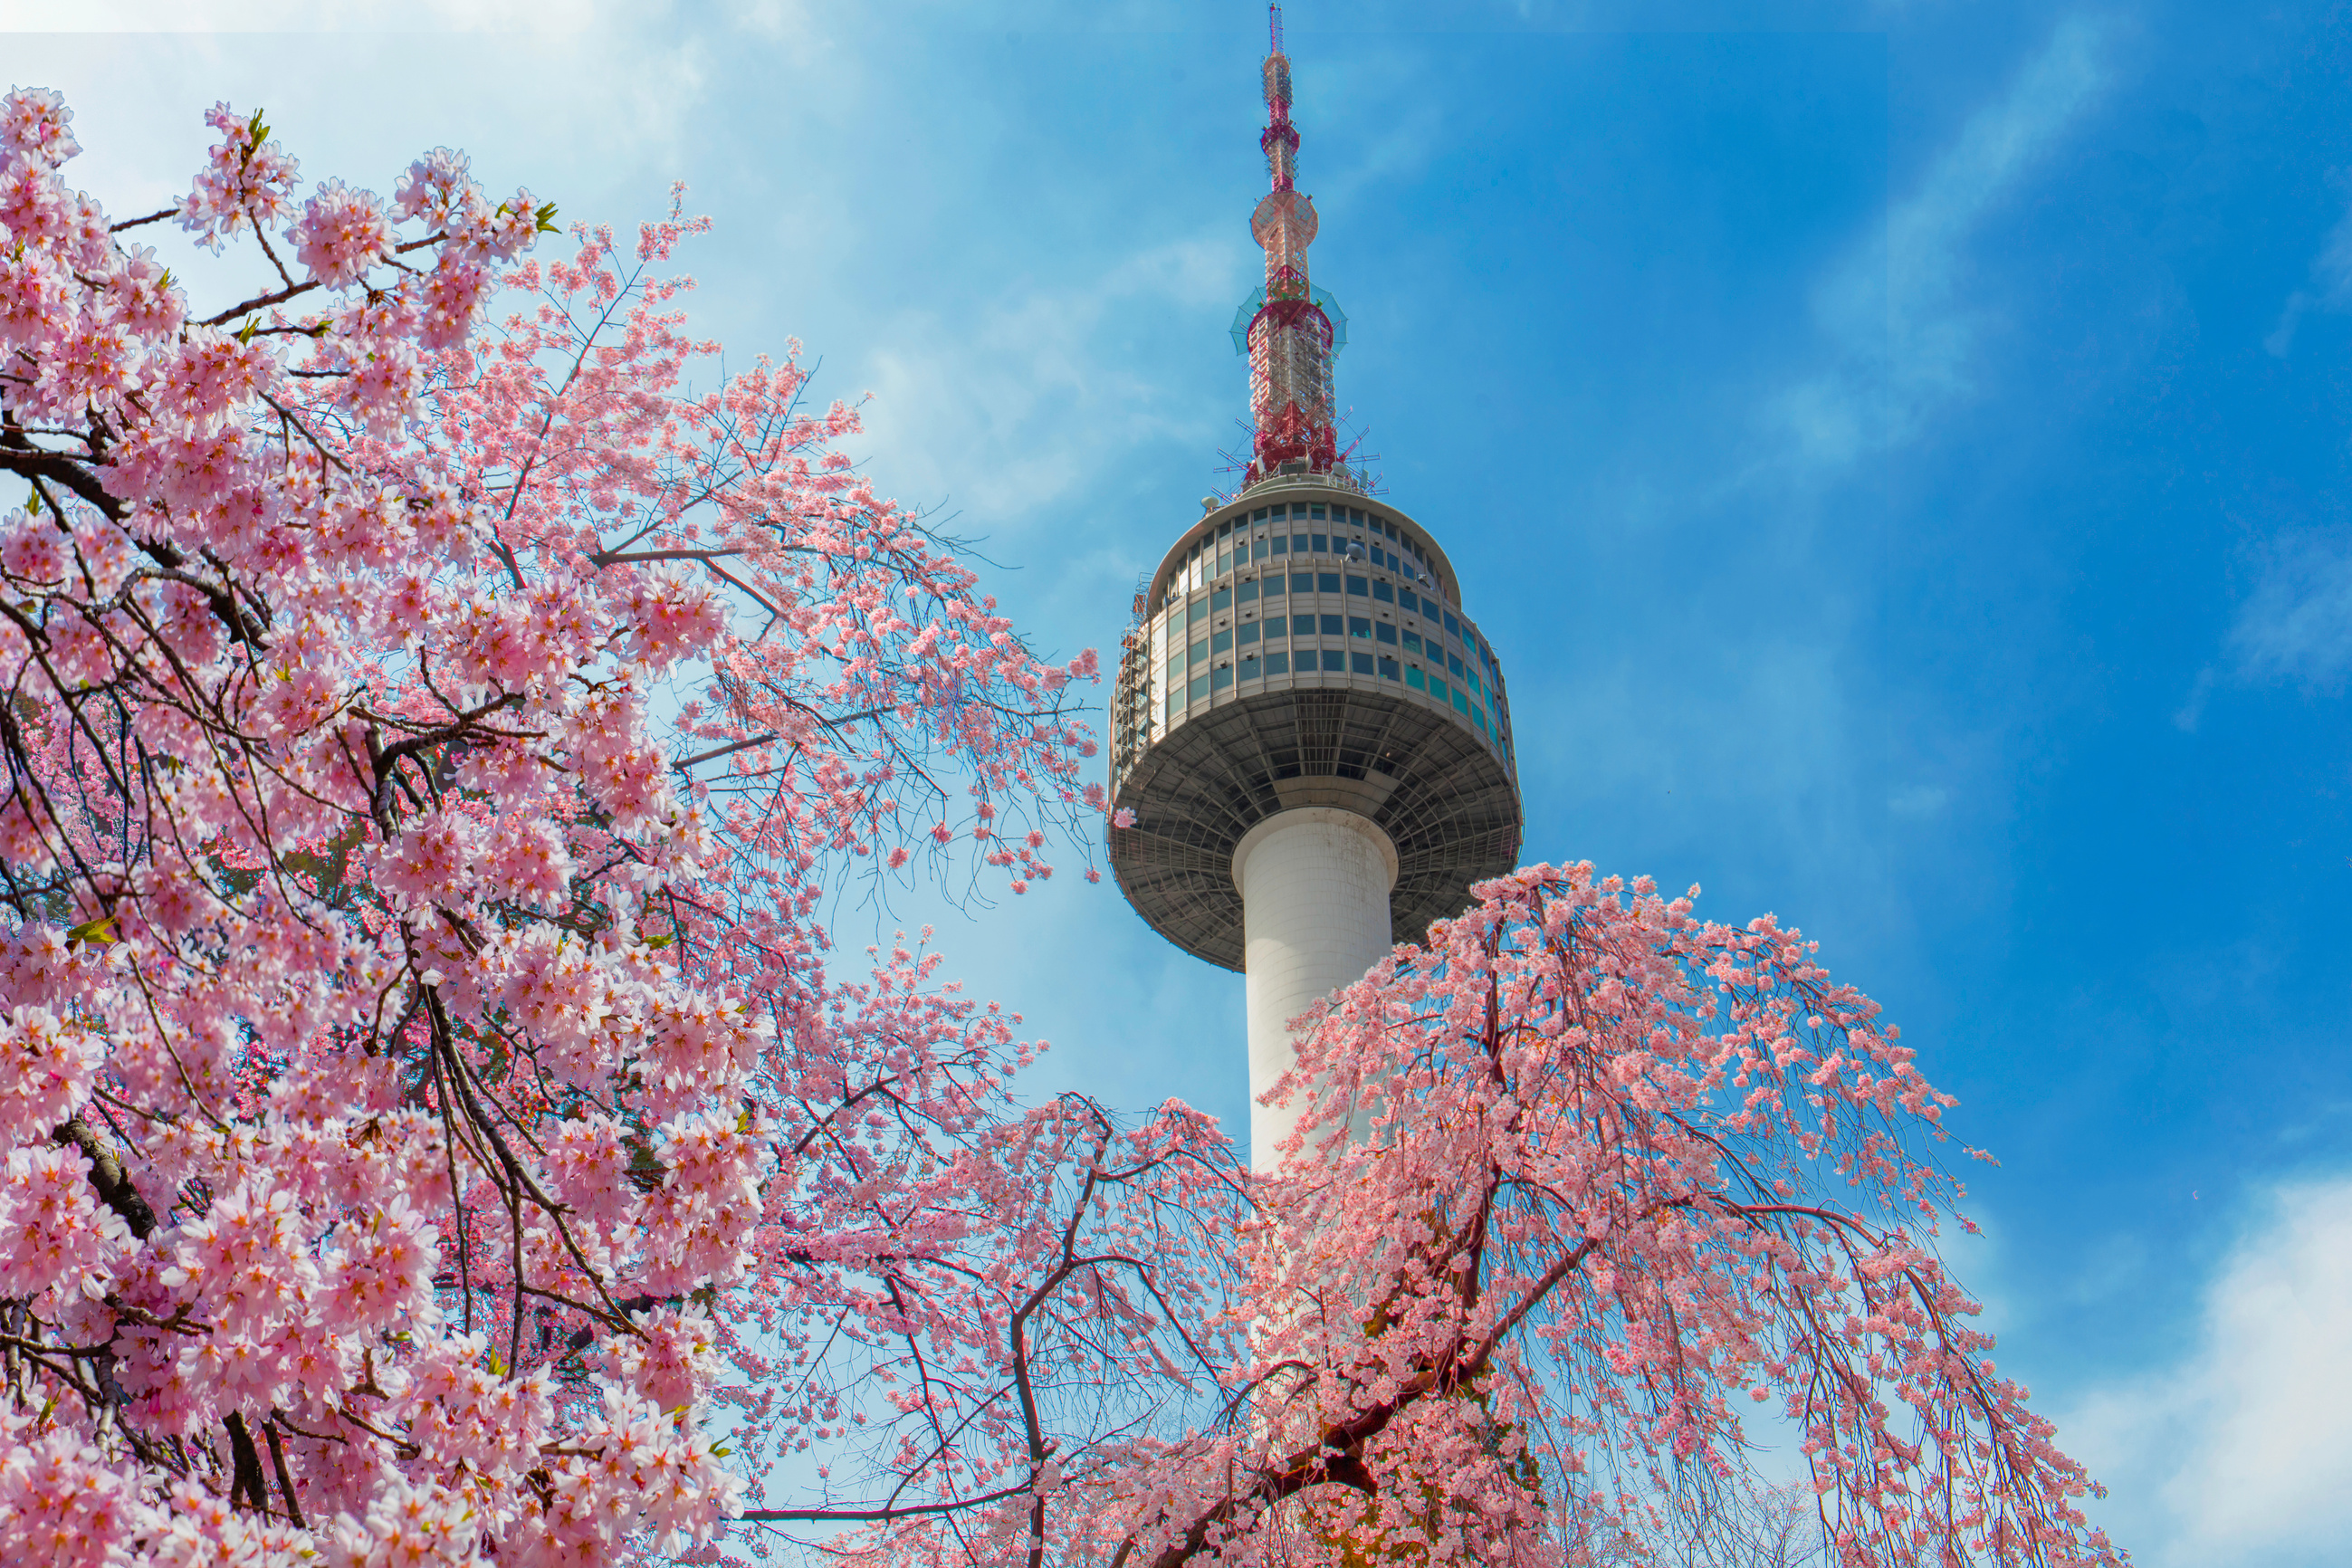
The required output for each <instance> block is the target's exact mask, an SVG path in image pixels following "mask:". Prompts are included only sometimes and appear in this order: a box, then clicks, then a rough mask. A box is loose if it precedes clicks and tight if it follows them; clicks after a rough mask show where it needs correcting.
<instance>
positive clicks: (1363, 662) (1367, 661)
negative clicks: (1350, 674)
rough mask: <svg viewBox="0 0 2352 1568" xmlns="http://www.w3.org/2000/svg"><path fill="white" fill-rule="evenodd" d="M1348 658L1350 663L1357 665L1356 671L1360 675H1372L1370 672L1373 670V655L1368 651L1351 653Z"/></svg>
mask: <svg viewBox="0 0 2352 1568" xmlns="http://www.w3.org/2000/svg"><path fill="white" fill-rule="evenodd" d="M1348 658H1349V663H1351V664H1352V665H1353V666H1354V667H1355V670H1356V673H1357V674H1358V675H1370V674H1371V672H1372V656H1371V655H1370V654H1368V653H1351V654H1349V656H1348Z"/></svg>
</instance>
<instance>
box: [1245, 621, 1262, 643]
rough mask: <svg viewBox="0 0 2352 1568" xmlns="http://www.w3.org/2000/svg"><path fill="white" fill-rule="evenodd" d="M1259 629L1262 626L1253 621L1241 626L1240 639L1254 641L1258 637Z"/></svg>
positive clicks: (1248, 641)
mask: <svg viewBox="0 0 2352 1568" xmlns="http://www.w3.org/2000/svg"><path fill="white" fill-rule="evenodd" d="M1261 630H1262V628H1261V627H1260V626H1258V624H1257V623H1256V622H1255V621H1252V622H1251V623H1250V624H1249V625H1247V626H1244V627H1243V628H1242V632H1241V640H1242V641H1243V642H1245V643H1253V642H1255V641H1257V639H1258V636H1259V634H1260V631H1261Z"/></svg>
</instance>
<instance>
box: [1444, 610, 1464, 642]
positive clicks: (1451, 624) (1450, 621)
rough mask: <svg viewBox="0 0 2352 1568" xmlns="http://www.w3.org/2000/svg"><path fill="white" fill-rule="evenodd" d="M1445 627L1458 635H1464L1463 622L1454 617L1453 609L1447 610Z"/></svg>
mask: <svg viewBox="0 0 2352 1568" xmlns="http://www.w3.org/2000/svg"><path fill="white" fill-rule="evenodd" d="M1445 629H1446V630H1447V631H1449V632H1451V633H1452V634H1453V635H1454V636H1455V637H1460V636H1461V635H1462V623H1461V622H1460V621H1457V620H1455V619H1454V612H1453V611H1451V610H1448V611H1446V612H1445Z"/></svg>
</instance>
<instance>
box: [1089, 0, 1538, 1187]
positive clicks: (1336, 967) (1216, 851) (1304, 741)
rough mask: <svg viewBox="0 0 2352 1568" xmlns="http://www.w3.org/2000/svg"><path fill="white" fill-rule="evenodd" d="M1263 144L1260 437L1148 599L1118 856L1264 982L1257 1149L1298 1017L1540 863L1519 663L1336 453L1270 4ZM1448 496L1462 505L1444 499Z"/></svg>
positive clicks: (1407, 522) (1121, 704)
mask: <svg viewBox="0 0 2352 1568" xmlns="http://www.w3.org/2000/svg"><path fill="white" fill-rule="evenodd" d="M1273 23H1274V25H1273V37H1272V43H1273V49H1272V52H1271V53H1269V54H1268V55H1267V56H1266V58H1265V71H1264V76H1265V103H1266V110H1267V122H1266V127H1265V134H1264V135H1263V136H1262V137H1261V138H1260V139H1259V140H1260V144H1261V145H1262V146H1263V147H1264V148H1265V158H1266V167H1267V169H1268V170H1269V171H1270V172H1271V174H1272V175H1273V179H1274V189H1273V191H1272V192H1271V193H1270V194H1269V195H1267V196H1266V198H1265V200H1264V201H1262V202H1260V203H1259V204H1258V206H1257V212H1256V214H1255V216H1254V217H1253V218H1252V220H1251V223H1250V230H1251V232H1252V233H1253V234H1255V236H1256V237H1257V241H1258V243H1259V244H1260V245H1263V246H1264V247H1265V279H1266V287H1265V291H1264V292H1263V293H1261V294H1259V295H1258V296H1256V297H1255V298H1254V299H1252V300H1250V301H1249V302H1248V303H1246V304H1244V306H1243V307H1242V309H1241V312H1240V313H1239V314H1238V315H1236V316H1235V317H1234V346H1235V347H1236V348H1237V349H1240V350H1242V351H1243V352H1245V353H1248V354H1249V356H1250V383H1251V385H1250V390H1251V396H1252V412H1253V414H1255V416H1256V426H1257V427H1256V430H1255V437H1256V439H1255V448H1254V451H1253V453H1252V456H1251V461H1250V464H1249V468H1248V472H1247V475H1246V477H1245V479H1244V483H1243V485H1242V487H1241V489H1240V490H1239V491H1238V492H1237V493H1236V494H1234V495H1232V496H1229V497H1224V498H1219V497H1216V496H1209V497H1205V498H1203V500H1202V503H1201V513H1200V516H1199V519H1198V521H1191V522H1187V523H1185V524H1183V525H1182V526H1181V529H1180V531H1179V532H1178V535H1177V538H1176V541H1175V543H1174V544H1173V545H1172V546H1171V548H1170V550H1169V551H1168V552H1167V554H1166V555H1164V556H1162V557H1161V558H1160V564H1159V566H1158V567H1157V568H1155V569H1154V570H1153V572H1152V574H1151V575H1150V577H1149V578H1148V579H1146V580H1145V582H1144V583H1143V584H1141V586H1142V590H1143V591H1142V592H1141V593H1140V594H1139V595H1136V596H1135V598H1134V600H1133V601H1132V609H1133V619H1132V620H1131V621H1130V623H1129V630H1128V632H1127V635H1126V637H1124V638H1123V639H1122V641H1121V645H1120V656H1119V664H1118V686H1117V689H1116V694H1115V695H1114V697H1113V699H1112V702H1111V748H1110V757H1109V761H1110V780H1109V783H1110V798H1111V803H1112V805H1113V806H1114V807H1115V808H1116V809H1115V812H1114V815H1113V816H1112V819H1111V828H1110V864H1111V870H1112V872H1113V874H1114V875H1116V876H1117V877H1118V885H1119V890H1120V891H1122V892H1123V893H1125V894H1126V895H1127V899H1128V901H1129V903H1130V904H1131V905H1133V906H1134V908H1135V910H1136V912H1137V913H1138V914H1139V915H1141V916H1142V917H1143V918H1144V920H1146V921H1149V922H1150V925H1151V928H1152V929H1153V930H1154V931H1158V932H1160V934H1161V935H1162V936H1164V937H1166V938H1167V939H1168V940H1169V941H1170V942H1174V943H1175V944H1176V945H1177V946H1178V947H1181V948H1182V949H1183V950H1184V951H1185V952H1190V953H1192V954H1193V955H1195V956H1196V957H1199V958H1202V959H1205V960H1207V961H1208V962H1209V963H1215V964H1222V965H1223V966H1224V967H1226V968H1228V969H1238V970H1241V971H1243V972H1244V974H1245V975H1246V977H1247V979H1246V988H1247V992H1248V1016H1249V1072H1250V1091H1251V1098H1252V1101H1253V1106H1252V1110H1251V1112H1250V1150H1251V1158H1252V1160H1253V1161H1254V1162H1255V1163H1256V1164H1257V1165H1258V1167H1259V1168H1260V1169H1262V1170H1263V1169H1270V1168H1272V1164H1273V1163H1274V1161H1275V1160H1276V1156H1277V1154H1278V1152H1279V1151H1280V1148H1281V1145H1282V1141H1283V1138H1284V1136H1285V1135H1286V1133H1287V1132H1288V1131H1289V1130H1290V1129H1291V1127H1292V1126H1293V1125H1294V1124H1295V1121H1296V1119H1297V1114H1298V1108H1297V1105H1296V1104H1293V1105H1290V1106H1287V1107H1272V1106H1267V1105H1265V1104H1263V1103H1259V1100H1260V1097H1262V1096H1263V1095H1264V1094H1265V1092H1266V1091H1267V1090H1268V1089H1270V1088H1271V1087H1272V1086H1273V1085H1274V1083H1275V1082H1276V1080H1277V1079H1280V1077H1281V1076H1282V1074H1283V1073H1284V1072H1286V1070H1288V1068H1289V1067H1290V1065H1291V1063H1293V1062H1294V1061H1295V1060H1296V1059H1297V1051H1296V1049H1295V1048H1294V1045H1293V1042H1292V1039H1291V1036H1290V1031H1289V1020H1291V1019H1293V1018H1296V1017H1299V1016H1302V1015H1304V1014H1306V1013H1307V1011H1308V1010H1309V1009H1310V1008H1311V1007H1312V1006H1313V1005H1314V1004H1315V1003H1316V1002H1318V1000H1320V999H1321V998H1323V997H1325V996H1328V995H1329V994H1331V992H1332V991H1333V989H1335V988H1336V987H1338V986H1341V985H1345V984H1349V983H1350V982H1352V981H1354V980H1355V979H1357V978H1358V977H1359V976H1360V975H1361V974H1362V973H1364V971H1365V970H1366V969H1367V968H1368V967H1370V965H1371V964H1372V963H1374V962H1375V961H1377V960H1378V959H1379V958H1381V955H1382V954H1384V953H1386V952H1388V951H1389V949H1390V943H1391V942H1392V941H1393V940H1394V939H1395V938H1396V937H1398V936H1402V937H1404V938H1406V939H1407V940H1413V941H1417V940H1419V939H1420V937H1421V936H1422V935H1423V932H1424V931H1427V930H1428V927H1429V923H1430V922H1431V921H1434V920H1438V919H1441V918H1443V917H1445V916H1449V915H1453V914H1455V913H1457V912H1459V911H1460V910H1462V908H1463V907H1464V906H1465V904H1466V903H1468V902H1469V898H1470V888H1471V885H1472V884H1473V883H1475V882H1477V881H1479V880H1481V879H1485V878H1487V877H1495V876H1500V875H1501V874H1502V873H1504V872H1506V871H1507V870H1509V869H1510V868H1511V867H1512V866H1513V865H1514V864H1516V863H1517V857H1518V849H1519V834H1520V827H1521V824H1522V819H1521V816H1520V814H1519V785H1518V771H1517V763H1516V761H1515V758H1514V755H1513V746H1512V740H1511V715H1510V701H1509V699H1508V697H1507V693H1506V689H1505V684H1504V679H1503V664H1502V660H1501V658H1499V657H1498V656H1497V655H1496V652H1495V649H1494V647H1493V646H1492V645H1491V644H1490V643H1489V642H1488V641H1487V640H1486V637H1483V636H1482V635H1481V634H1480V633H1479V630H1478V627H1477V625H1476V623H1475V622H1474V621H1473V620H1472V619H1471V618H1470V616H1469V613H1468V611H1467V609H1466V608H1465V605H1464V603H1463V597H1462V586H1461V584H1460V582H1459V580H1458V579H1457V578H1456V577H1455V575H1454V565H1453V563H1452V562H1451V561H1449V560H1448V559H1447V557H1446V554H1445V552H1444V549H1443V548H1442V547H1441V546H1440V545H1439V543H1438V541H1437V537H1436V534H1435V533H1434V532H1433V531H1432V530H1431V529H1430V528H1429V527H1428V526H1427V525H1425V524H1423V523H1422V522H1419V521H1416V520H1414V519H1413V518H1412V517H1411V516H1410V515H1408V514H1407V513H1406V512H1405V511H1404V510H1402V509H1401V508H1399V507H1396V506H1393V505H1391V504H1389V503H1388V502H1387V501H1386V500H1381V499H1379V498H1376V497H1373V496H1371V495H1370V494H1367V493H1366V491H1365V489H1364V486H1363V485H1362V483H1361V482H1360V480H1359V479H1357V477H1356V476H1355V475H1354V474H1353V473H1352V472H1351V471H1350V470H1349V467H1348V465H1347V461H1346V454H1344V453H1342V452H1341V451H1339V449H1338V440H1337V437H1336V434H1335V431H1334V427H1333V426H1334V423H1335V422H1334V420H1333V417H1332V401H1331V356H1332V354H1333V353H1334V352H1335V351H1337V349H1338V348H1339V346H1340V344H1341V343H1343V342H1345V341H1346V338H1345V333H1346V331H1347V322H1346V319H1345V318H1344V317H1342V316H1341V315H1340V314H1339V308H1338V307H1337V306H1336V305H1334V304H1333V303H1332V302H1331V300H1330V297H1329V296H1328V295H1327V294H1325V293H1323V292H1322V291H1321V290H1320V289H1316V288H1314V287H1313V286H1312V285H1310V284H1309V283H1308V281H1307V242H1308V241H1310V240H1312V239H1313V238H1314V237H1315V226H1316V225H1315V206H1314V204H1313V203H1312V202H1310V201H1308V200H1307V197H1305V196H1304V195H1300V194H1299V193H1298V190H1297V185H1296V184H1295V183H1294V182H1295V176H1296V172H1297V153H1298V132H1297V131H1296V130H1295V129H1293V128H1292V126H1291V123H1290V61H1289V58H1287V57H1286V56H1285V55H1284V53H1283V52H1282V14H1281V11H1280V10H1279V9H1278V8H1273ZM1440 500H1441V502H1442V501H1443V500H1444V498H1443V497H1441V498H1440Z"/></svg>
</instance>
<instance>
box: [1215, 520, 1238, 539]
mask: <svg viewBox="0 0 2352 1568" xmlns="http://www.w3.org/2000/svg"><path fill="white" fill-rule="evenodd" d="M1233 531H1234V525H1233V524H1232V523H1231V522H1230V521H1228V522H1224V523H1221V524H1219V525H1218V528H1217V537H1218V538H1219V539H1223V538H1224V537H1225V536H1226V535H1227V534H1229V533H1231V532H1233Z"/></svg>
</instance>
